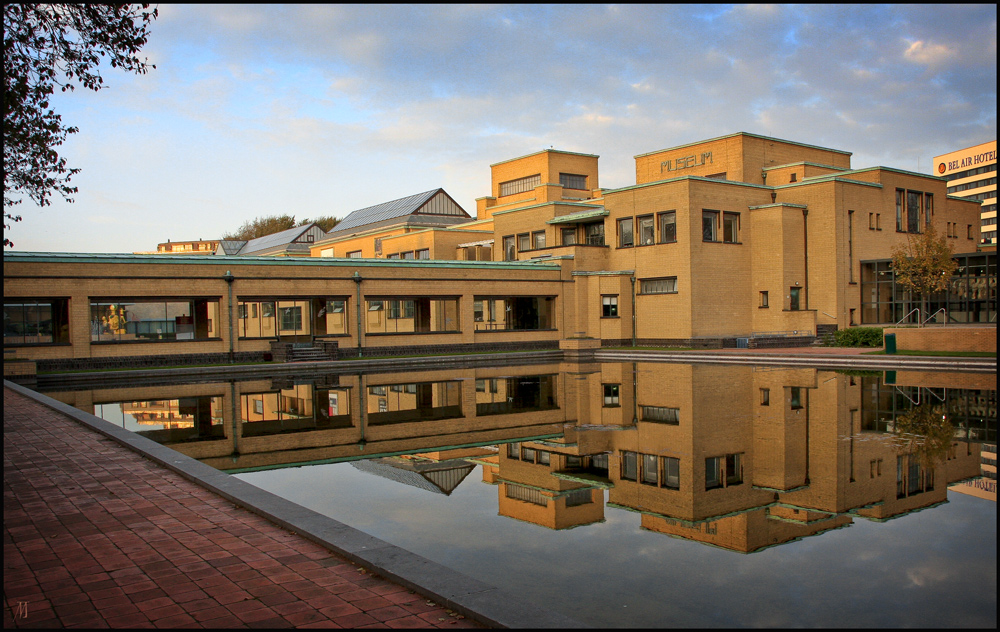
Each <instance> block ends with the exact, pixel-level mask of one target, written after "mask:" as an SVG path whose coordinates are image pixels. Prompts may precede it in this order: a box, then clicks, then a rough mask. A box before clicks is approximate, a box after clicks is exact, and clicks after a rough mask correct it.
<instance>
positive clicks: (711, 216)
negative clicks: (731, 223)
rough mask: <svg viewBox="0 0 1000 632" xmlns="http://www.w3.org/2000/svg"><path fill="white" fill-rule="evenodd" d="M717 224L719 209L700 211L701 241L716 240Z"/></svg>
mask: <svg viewBox="0 0 1000 632" xmlns="http://www.w3.org/2000/svg"><path fill="white" fill-rule="evenodd" d="M718 224H719V211H702V213H701V239H702V241H718V234H717V232H716V230H717V228H716V227H717V226H718Z"/></svg>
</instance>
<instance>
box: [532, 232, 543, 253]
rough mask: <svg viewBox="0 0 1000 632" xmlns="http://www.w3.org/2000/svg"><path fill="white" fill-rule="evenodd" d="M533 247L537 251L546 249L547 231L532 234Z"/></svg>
mask: <svg viewBox="0 0 1000 632" xmlns="http://www.w3.org/2000/svg"><path fill="white" fill-rule="evenodd" d="M531 245H532V247H533V248H534V249H535V250H541V249H542V248H544V247H545V231H544V230H539V231H536V232H534V233H531Z"/></svg>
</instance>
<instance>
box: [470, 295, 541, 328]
mask: <svg viewBox="0 0 1000 632" xmlns="http://www.w3.org/2000/svg"><path fill="white" fill-rule="evenodd" d="M474 301H482V302H483V317H484V320H483V321H476V331H499V330H538V329H554V328H555V299H554V298H553V297H551V296H513V297H490V296H476V297H474Z"/></svg>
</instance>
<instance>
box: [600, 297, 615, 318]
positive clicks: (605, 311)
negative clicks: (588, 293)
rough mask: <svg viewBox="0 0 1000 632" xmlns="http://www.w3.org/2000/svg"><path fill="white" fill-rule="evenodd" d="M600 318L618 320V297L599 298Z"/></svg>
mask: <svg viewBox="0 0 1000 632" xmlns="http://www.w3.org/2000/svg"><path fill="white" fill-rule="evenodd" d="M601 317H602V318H618V296H617V295H616V296H602V297H601Z"/></svg>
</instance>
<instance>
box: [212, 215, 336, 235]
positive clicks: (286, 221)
mask: <svg viewBox="0 0 1000 632" xmlns="http://www.w3.org/2000/svg"><path fill="white" fill-rule="evenodd" d="M339 221H340V220H339V219H337V218H336V217H333V216H330V215H327V216H322V217H317V218H316V219H304V220H302V221H301V222H296V221H295V216H294V215H288V214H287V213H286V214H284V215H267V216H265V217H258V218H256V219H253V220H250V221H247V222H244V223H243V225H242V226H240V227H239V229H237V230H236V231H235V232H232V233H226V234H225V235H223V236H222V238H223V239H246V240H250V239H257V238H258V237H263V236H265V235H273V234H274V233H280V232H281V231H283V230H288V229H289V228H295V227H296V226H305V225H307V224H316V225H317V226H319V227H320V228H322V229H323V230H324V231H326V232H330V229H331V228H333V227H334V226H336V225H337V222H339Z"/></svg>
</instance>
